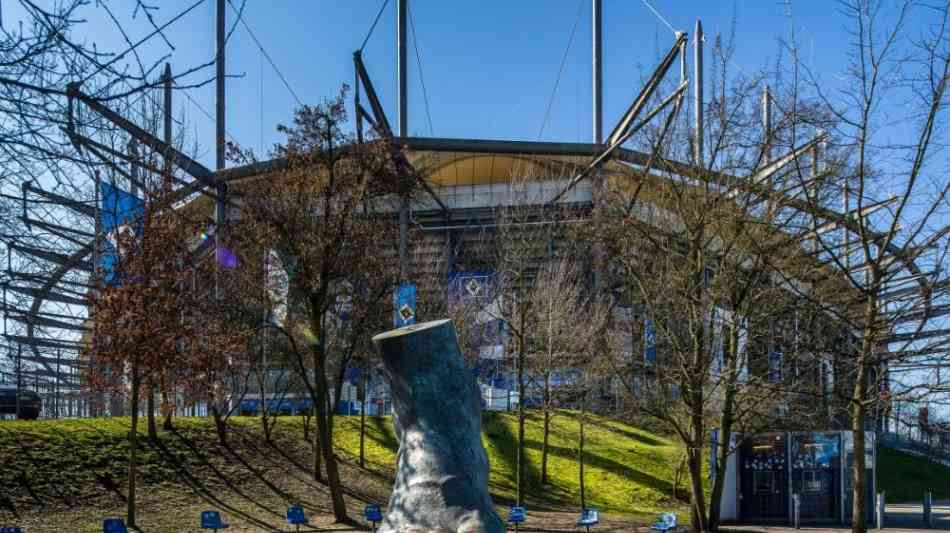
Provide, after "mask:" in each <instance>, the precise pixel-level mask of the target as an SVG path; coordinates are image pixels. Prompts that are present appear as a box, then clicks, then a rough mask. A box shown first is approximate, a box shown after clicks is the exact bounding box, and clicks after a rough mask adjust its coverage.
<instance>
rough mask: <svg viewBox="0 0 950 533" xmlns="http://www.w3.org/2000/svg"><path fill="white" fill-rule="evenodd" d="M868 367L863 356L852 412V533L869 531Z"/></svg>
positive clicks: (855, 386) (855, 385)
mask: <svg viewBox="0 0 950 533" xmlns="http://www.w3.org/2000/svg"><path fill="white" fill-rule="evenodd" d="M867 374H868V372H867V365H866V362H865V358H864V356H863V354H862V355H861V356H860V358H859V361H858V375H857V379H856V380H855V384H854V397H853V398H852V402H853V404H852V411H851V431H852V433H853V434H854V463H853V464H852V466H851V482H852V490H851V531H852V533H865V532H866V531H867V519H866V516H865V508H866V506H867V502H866V501H865V500H866V498H865V494H866V484H867V470H866V465H865V461H864V452H865V435H864V421H865V417H866V413H865V405H864V397H865V395H866V388H867V383H866V382H867Z"/></svg>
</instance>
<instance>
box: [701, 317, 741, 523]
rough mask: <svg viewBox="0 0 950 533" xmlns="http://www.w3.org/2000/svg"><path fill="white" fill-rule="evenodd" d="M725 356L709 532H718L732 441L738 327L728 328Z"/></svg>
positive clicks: (737, 360) (737, 357)
mask: <svg viewBox="0 0 950 533" xmlns="http://www.w3.org/2000/svg"><path fill="white" fill-rule="evenodd" d="M725 354H726V356H727V357H728V360H727V361H726V368H725V369H724V370H725V379H726V387H725V391H724V394H723V402H722V412H721V413H720V416H719V439H718V447H717V449H716V450H715V451H714V453H716V455H717V457H716V458H717V461H716V471H715V472H714V473H713V475H714V479H713V484H712V491H711V493H710V495H709V520H708V522H707V524H708V527H709V530H710V531H718V530H719V511H720V508H719V507H720V502H721V500H722V491H723V487H724V486H725V476H726V461H727V460H728V459H729V443H730V441H731V440H732V424H733V418H734V409H735V401H736V380H737V378H738V375H739V372H738V364H739V356H740V354H739V328H738V326H733V327H731V328H729V346H728V350H727V351H725Z"/></svg>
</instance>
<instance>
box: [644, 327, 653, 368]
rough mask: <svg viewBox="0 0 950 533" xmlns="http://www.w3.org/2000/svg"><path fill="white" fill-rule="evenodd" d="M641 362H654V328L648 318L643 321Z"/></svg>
mask: <svg viewBox="0 0 950 533" xmlns="http://www.w3.org/2000/svg"><path fill="white" fill-rule="evenodd" d="M643 360H644V361H646V362H647V363H653V362H656V328H654V327H653V321H652V320H650V319H649V318H646V319H644V320H643Z"/></svg>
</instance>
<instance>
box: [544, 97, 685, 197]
mask: <svg viewBox="0 0 950 533" xmlns="http://www.w3.org/2000/svg"><path fill="white" fill-rule="evenodd" d="M688 85H689V84H688V83H687V82H685V81H684V82H683V83H681V84H680V86H679V87H677V88H676V90H675V91H673V93H672V94H670V95H669V96H667V97H666V98H664V99H663V101H662V102H660V104H659V105H658V106H656V107H655V108H653V110H652V111H650V112H649V113H647V116H646V117H644V118H643V120H642V121H640V123H639V124H637V125H636V126H634V127H632V128H630V129H629V130H628V131H627V132H626V133H624V135H623V136H621V137H620V138H619V139H617V142H615V143H611V144H610V145H609V146H608V147H607V148H606V149H605V150H604V151H603V152H601V153H600V155H598V156H597V157H595V158H594V160H593V161H591V162H590V164H588V165H587V166H586V167H584V168H583V169H582V170H581V171H580V172H578V173H577V174H576V175H574V177H573V178H571V180H570V181H569V182H568V183H567V185H566V186H564V188H563V189H561V191H560V192H558V193H557V194H556V195H554V198H552V199H550V200H548V204H553V203H554V202H557V201H558V200H559V199H560V198H561V197H562V196H564V195H565V194H567V192H568V191H570V190H571V189H573V188H574V186H575V185H577V184H578V183H579V182H580V181H581V180H582V179H584V178H586V177H587V176H588V175H590V173H591V172H593V171H594V170H596V169H597V168H598V167H600V165H602V164H603V163H604V162H605V161H606V160H607V159H608V158H609V157H610V156H611V155H612V154H613V153H614V151H616V150H617V148H619V147H620V145H622V144H623V143H624V142H626V141H627V140H628V139H629V138H630V137H631V136H633V135H634V134H635V133H636V132H637V131H639V130H640V129H641V128H642V127H643V126H645V125H646V124H647V122H649V121H650V120H651V119H652V118H653V117H655V116H656V115H657V114H658V113H659V112H660V111H662V110H663V109H664V108H666V107H667V106H668V105H669V104H670V102H673V101H675V102H677V105H676V106H675V107H674V111H673V113H672V114H671V116H674V115H675V113H676V112H677V111H678V110H679V102H680V100H681V98H682V95H683V93H684V92H685V91H686V87H687V86H688ZM668 127H669V121H667V124H666V126H665V127H664V128H663V133H662V134H661V136H660V138H663V137H664V136H665V134H666V130H667V129H668Z"/></svg>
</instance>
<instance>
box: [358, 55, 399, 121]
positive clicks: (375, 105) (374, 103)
mask: <svg viewBox="0 0 950 533" xmlns="http://www.w3.org/2000/svg"><path fill="white" fill-rule="evenodd" d="M353 65H354V66H355V67H356V75H357V76H359V78H360V81H361V82H362V84H363V92H365V93H366V97H367V98H368V99H369V105H370V108H371V109H372V110H373V117H374V118H375V119H376V124H378V125H379V128H381V129H382V130H383V132H385V134H384V135H383V136H384V137H389V136H392V134H393V130H392V128H391V127H390V126H389V120H388V119H387V118H386V111H385V110H383V106H382V105H381V104H380V103H379V97H378V96H377V95H376V89H375V88H374V87H373V82H372V80H370V79H369V74H367V73H366V66H365V65H363V54H362V52H360V51H359V50H357V51H356V52H353Z"/></svg>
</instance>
